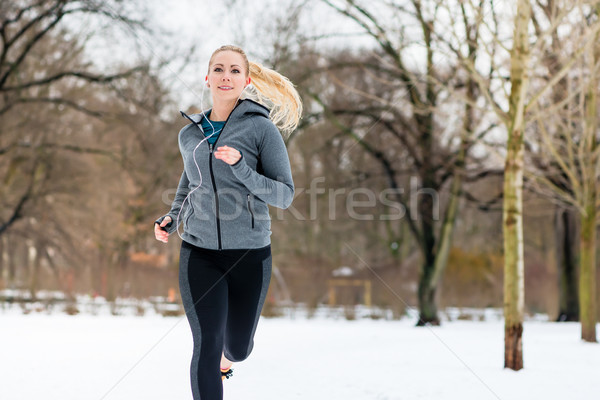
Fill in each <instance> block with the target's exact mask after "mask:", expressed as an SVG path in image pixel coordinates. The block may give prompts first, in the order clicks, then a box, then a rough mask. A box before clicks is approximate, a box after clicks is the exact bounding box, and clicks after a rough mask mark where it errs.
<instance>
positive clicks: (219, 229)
mask: <svg viewBox="0 0 600 400" xmlns="http://www.w3.org/2000/svg"><path fill="white" fill-rule="evenodd" d="M221 133H223V130H221ZM220 135H221V134H220V133H219V136H220ZM217 139H218V137H217ZM216 143H217V142H216V141H215V144H216ZM208 149H209V150H210V151H209V153H208V166H209V169H210V180H211V182H212V186H213V192H214V194H215V211H216V212H215V215H216V217H217V240H218V241H219V250H222V244H221V219H220V218H219V196H218V195H217V185H216V183H215V175H214V174H213V166H212V159H213V157H212V155H213V145H212V144H210V143H209V144H208Z"/></svg>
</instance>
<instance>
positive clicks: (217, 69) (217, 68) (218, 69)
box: [214, 67, 222, 72]
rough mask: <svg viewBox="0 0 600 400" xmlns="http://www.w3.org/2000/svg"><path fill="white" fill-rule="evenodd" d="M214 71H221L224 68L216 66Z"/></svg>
mask: <svg viewBox="0 0 600 400" xmlns="http://www.w3.org/2000/svg"><path fill="white" fill-rule="evenodd" d="M214 71H215V72H221V71H222V69H221V68H219V67H216V68H215V69H214Z"/></svg>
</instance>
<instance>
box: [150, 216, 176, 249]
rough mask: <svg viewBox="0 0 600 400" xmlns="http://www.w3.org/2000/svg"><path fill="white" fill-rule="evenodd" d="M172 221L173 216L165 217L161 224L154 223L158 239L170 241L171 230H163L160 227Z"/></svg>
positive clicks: (155, 234)
mask: <svg viewBox="0 0 600 400" xmlns="http://www.w3.org/2000/svg"><path fill="white" fill-rule="evenodd" d="M172 221H173V220H172V219H171V217H165V218H164V219H163V220H162V222H161V223H160V225H158V224H154V236H155V237H156V240H160V241H161V242H163V243H167V242H168V241H169V232H167V231H163V230H162V229H160V228H164V227H165V226H167V225H169V223H171V222H172Z"/></svg>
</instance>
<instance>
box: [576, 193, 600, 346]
mask: <svg viewBox="0 0 600 400" xmlns="http://www.w3.org/2000/svg"><path fill="white" fill-rule="evenodd" d="M586 211H587V212H586V214H585V215H584V214H582V216H581V248H580V252H581V263H580V267H579V270H580V272H579V305H580V309H581V338H582V339H583V340H585V341H587V342H597V339H596V207H595V205H594V204H593V203H592V205H591V206H590V207H587V208H586Z"/></svg>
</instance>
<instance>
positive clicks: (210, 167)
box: [200, 102, 241, 250]
mask: <svg viewBox="0 0 600 400" xmlns="http://www.w3.org/2000/svg"><path fill="white" fill-rule="evenodd" d="M240 104H241V102H238V103H237V104H236V105H235V107H234V108H233V110H231V112H230V113H229V116H228V117H227V119H226V120H225V123H224V124H223V128H221V132H220V133H219V135H218V136H217V139H216V140H215V143H214V144H210V143H208V142H207V143H208V150H209V153H208V166H209V170H210V180H211V182H212V186H213V192H214V194H215V208H216V213H215V215H216V217H217V240H218V242H219V250H223V244H222V241H221V219H220V218H219V196H218V195H217V184H216V183H215V175H214V173H213V166H212V160H213V156H212V155H213V148H214V147H216V145H217V142H218V141H219V138H220V137H221V136H222V135H223V131H224V130H225V127H226V126H227V123H228V122H229V118H230V117H231V114H233V112H234V111H235V109H236V108H237V106H238V105H240ZM200 130H202V129H200ZM202 134H204V132H203V133H202Z"/></svg>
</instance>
